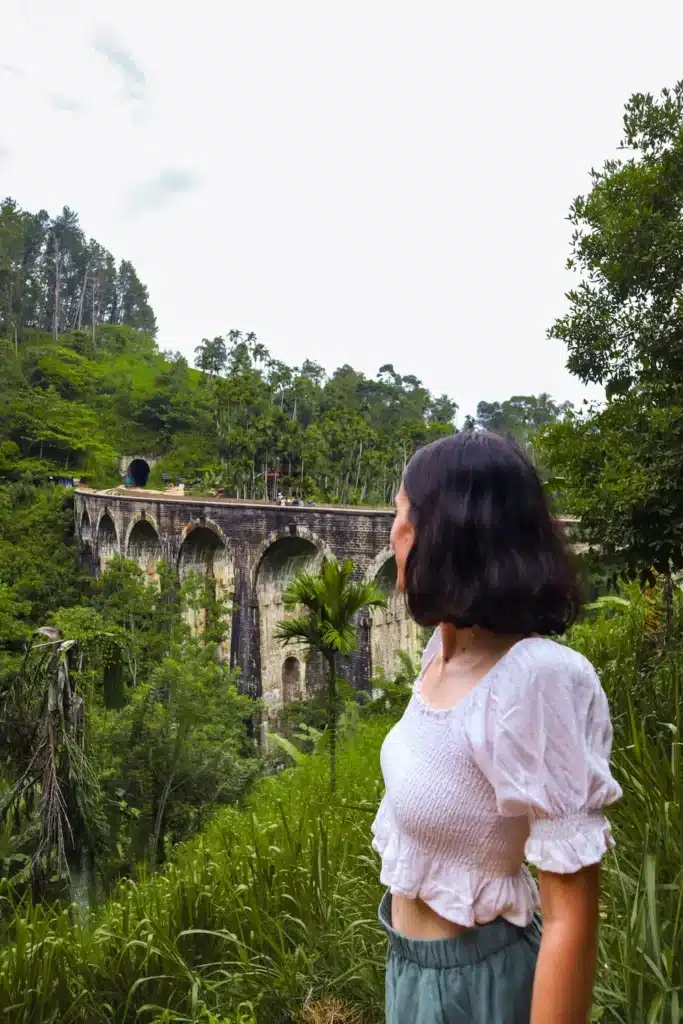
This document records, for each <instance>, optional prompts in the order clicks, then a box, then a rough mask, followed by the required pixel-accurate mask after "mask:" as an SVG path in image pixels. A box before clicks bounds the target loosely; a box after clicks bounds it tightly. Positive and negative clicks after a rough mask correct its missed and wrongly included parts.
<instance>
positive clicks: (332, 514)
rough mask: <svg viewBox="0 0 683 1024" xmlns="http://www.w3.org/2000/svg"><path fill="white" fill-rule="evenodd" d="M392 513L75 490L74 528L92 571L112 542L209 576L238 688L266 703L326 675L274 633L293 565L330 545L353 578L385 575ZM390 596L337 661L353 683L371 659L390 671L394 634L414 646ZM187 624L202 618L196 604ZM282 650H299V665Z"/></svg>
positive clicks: (307, 688) (150, 569) (150, 566)
mask: <svg viewBox="0 0 683 1024" xmlns="http://www.w3.org/2000/svg"><path fill="white" fill-rule="evenodd" d="M391 521H392V513H391V512H389V511H382V510H373V509H361V508H358V509H343V508H335V507H320V506H317V507H314V508H304V507H302V508H296V507H294V508H287V507H281V506H277V505H267V504H258V503H253V504H249V503H238V502H228V501H195V500H192V499H175V498H165V497H161V496H155V495H153V494H150V495H149V497H147V496H144V495H142V494H141V493H140V492H137V493H135V494H125V493H121V492H118V491H114V492H110V493H106V492H100V493H94V492H91V491H87V490H83V489H79V490H78V491H77V493H76V528H77V531H78V536H79V538H80V540H81V543H82V545H83V549H84V555H85V556H86V557H90V558H91V560H92V564H93V565H94V567H95V571H101V570H102V569H103V568H104V566H105V565H106V563H107V561H108V560H109V558H111V556H112V555H113V554H114V553H116V552H118V553H120V554H122V555H125V556H126V557H128V558H133V559H135V560H136V561H137V562H138V564H139V565H141V566H142V568H143V569H144V570H145V572H146V573H147V575H148V578H150V579H151V580H153V579H154V578H155V574H156V564H157V562H158V560H159V557H161V558H163V559H165V560H166V561H167V562H168V563H169V564H170V565H172V566H175V567H176V569H177V571H178V572H179V574H180V576H181V578H187V577H188V576H189V574H190V573H191V572H197V573H199V574H201V575H208V576H209V577H210V578H212V579H213V580H215V587H216V593H217V595H218V596H220V597H223V598H227V599H229V600H230V601H232V602H233V607H234V611H233V615H232V623H231V629H230V635H229V638H228V640H227V641H226V643H225V645H224V650H223V656H224V657H225V658H226V659H228V658H229V660H230V664H232V665H233V666H235V667H237V668H239V670H240V672H241V676H242V680H243V684H242V685H243V688H244V689H245V691H246V692H248V693H250V694H252V695H253V696H261V695H263V696H264V698H265V699H266V702H267V704H268V706H270V707H272V708H273V709H274V708H275V707H277V706H278V705H279V704H280V703H281V702H282V700H283V699H292V697H293V695H294V694H295V693H299V694H301V695H302V696H304V695H307V694H311V693H312V692H314V691H315V690H316V689H317V688H318V687H320V686H322V685H323V683H324V666H323V665H322V663H321V660H320V659H319V658H318V659H315V658H314V659H308V660H306V658H305V655H304V652H303V651H302V650H301V649H297V648H295V647H294V646H292V647H291V648H284V649H283V648H282V647H281V646H280V644H279V643H277V641H276V640H275V637H274V632H275V627H276V625H277V622H278V621H279V620H280V619H281V618H283V617H284V615H285V612H284V608H283V606H282V590H283V589H284V587H285V586H286V584H287V583H288V582H289V580H290V579H291V578H292V576H293V575H294V574H295V573H296V572H297V571H298V570H299V569H300V568H303V567H307V568H315V567H316V566H317V565H318V564H319V562H320V561H321V560H322V558H323V557H324V556H325V555H330V554H334V555H336V556H337V557H338V558H340V559H345V558H350V559H351V560H352V561H353V563H354V567H355V573H356V578H358V579H369V578H372V579H374V578H376V577H377V575H378V574H382V571H383V570H384V575H383V576H382V579H384V577H385V576H387V573H390V570H389V569H386V568H384V567H385V566H386V563H387V560H388V558H389V556H390V552H389V549H388V541H389V532H390V529H391ZM88 552H90V553H91V554H90V555H89V554H88ZM394 571H395V570H394ZM389 590H391V587H389ZM390 604H391V610H390V612H389V614H388V615H387V616H385V617H384V618H378V616H381V615H382V613H377V614H376V615H375V617H374V618H375V623H374V625H373V619H372V618H371V617H370V616H369V615H362V616H361V617H360V622H359V630H358V633H359V643H358V649H357V651H356V652H355V653H354V654H353V656H352V657H351V659H350V661H349V664H347V665H345V666H342V671H343V672H344V674H346V675H347V677H348V678H349V679H350V681H351V682H352V683H353V684H354V685H355V686H357V687H367V686H368V684H369V681H370V678H371V675H372V673H373V671H376V667H373V666H380V665H381V666H382V667H383V668H384V670H385V672H387V673H388V674H390V673H391V671H392V666H393V664H394V659H393V655H392V645H393V644H394V643H395V642H398V643H399V646H401V647H402V648H403V649H407V645H408V648H409V647H410V645H411V644H412V645H413V647H412V649H409V650H408V653H411V654H413V655H414V654H415V653H416V650H417V634H416V631H415V630H413V629H412V628H411V627H410V626H409V625H408V624H407V622H408V620H407V615H406V612H405V609H404V608H403V603H402V600H401V599H400V597H399V596H398V595H396V594H395V592H394V593H392V594H390ZM192 625H193V628H196V629H200V628H201V625H202V614H201V611H200V612H198V613H197V614H196V615H195V616H194V619H193V622H192ZM373 631H374V636H375V640H373V639H372V637H373ZM288 659H296V660H297V661H298V663H299V664H298V666H297V665H296V664H295V663H294V662H293V661H292V660H289V661H288Z"/></svg>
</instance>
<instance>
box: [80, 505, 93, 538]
mask: <svg viewBox="0 0 683 1024" xmlns="http://www.w3.org/2000/svg"><path fill="white" fill-rule="evenodd" d="M80 537H81V543H82V544H92V524H91V522H90V516H89V515H88V509H87V508H86V506H85V505H84V506H83V511H82V512H81V521H80Z"/></svg>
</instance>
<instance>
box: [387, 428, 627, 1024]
mask: <svg viewBox="0 0 683 1024" xmlns="http://www.w3.org/2000/svg"><path fill="white" fill-rule="evenodd" d="M391 544H392V547H393V550H394V553H395V556H396V564H397V568H398V585H399V587H400V588H401V589H402V590H403V591H404V592H405V594H406V598H407V603H408V608H409V610H410V613H411V615H412V617H413V618H414V619H415V621H416V622H418V623H419V624H420V625H422V626H436V627H438V628H436V630H435V632H434V634H433V636H432V638H431V640H430V642H429V643H428V645H427V649H426V651H425V653H424V656H423V662H422V671H421V673H420V676H419V677H418V679H417V681H416V683H415V687H414V691H413V695H412V698H411V701H410V703H409V705H408V707H407V709H406V712H405V714H404V716H403V718H402V719H401V720H400V722H398V724H397V725H396V726H394V728H393V729H392V730H391V732H390V733H389V734H388V736H387V738H386V740H385V742H384V744H383V747H382V754H381V762H382V771H383V774H384V781H385V786H386V792H385V796H384V799H383V801H382V804H381V806H380V809H379V812H378V815H377V818H376V819H375V822H374V824H373V833H374V841H373V845H374V847H375V849H376V850H377V851H378V852H379V853H380V854H381V857H382V874H381V879H382V883H383V884H384V885H386V887H387V893H386V895H385V897H384V899H383V901H382V904H381V907H380V920H381V921H382V924H383V925H384V927H385V929H386V931H387V933H388V936H389V958H388V962H387V976H386V1005H387V1010H386V1013H387V1017H386V1019H387V1024H529V1022H531V1024H585V1022H586V1021H587V1019H588V1014H589V1010H590V1003H591V993H592V987H593V975H594V969H595V959H596V932H597V919H598V892H599V863H600V859H601V857H602V855H603V854H604V853H605V851H606V850H607V849H609V848H610V847H611V846H612V845H613V840H612V838H611V835H610V829H609V825H608V823H607V821H606V820H605V817H604V815H603V808H604V807H605V806H606V805H608V804H611V803H612V802H613V801H615V800H617V799H618V798H619V796H620V795H621V792H620V789H619V786H618V785H617V784H616V782H615V781H614V780H613V779H612V776H611V774H610V770H609V757H610V749H611V742H612V729H611V724H610V717H609V709H608V706H607V700H606V698H605V694H604V692H603V690H602V688H601V686H600V683H599V681H598V678H597V676H596V674H595V671H594V669H593V668H592V666H591V665H590V663H589V662H588V661H587V660H586V659H585V658H583V657H582V656H581V655H579V654H577V653H576V652H574V651H572V650H570V649H569V648H567V647H565V646H563V645H561V644H559V643H556V642H555V641H552V640H549V639H544V637H548V636H550V635H559V634H562V633H563V632H564V631H565V630H566V628H567V626H568V625H569V624H570V623H571V622H572V621H573V619H574V618H575V616H576V614H577V612H578V610H579V606H580V590H579V585H578V582H577V579H576V576H575V574H574V572H573V569H572V564H571V559H570V556H569V553H568V550H567V546H566V543H565V540H564V537H563V534H562V531H561V529H560V527H559V526H558V525H557V524H556V523H555V522H554V521H553V519H552V517H551V515H550V512H549V509H548V505H547V503H546V499H545V495H544V492H543V488H542V486H541V483H540V481H539V479H538V476H537V474H536V472H535V470H534V468H533V466H532V465H531V463H530V462H529V460H528V459H527V458H526V457H525V456H524V455H523V454H522V453H521V452H520V451H519V450H518V449H517V448H516V447H515V446H514V445H513V444H512V443H511V442H508V441H506V440H504V439H503V438H501V437H498V436H497V435H495V434H490V433H486V432H482V433H473V432H465V433H461V434H457V435H454V436H451V437H447V438H443V439H442V440H440V441H437V442H435V443H434V444H431V445H428V446H427V447H425V448H422V449H421V450H420V451H418V452H417V454H416V455H415V456H414V458H413V459H412V460H411V462H410V463H409V465H408V467H407V469H406V471H405V475H404V479H403V484H402V486H401V490H400V492H399V494H398V496H397V500H396V519H395V522H394V525H393V528H392V534H391ZM525 858H526V860H527V861H528V862H529V863H531V864H532V865H534V866H535V867H536V868H537V869H538V877H539V889H540V906H541V909H542V913H543V932H542V937H541V926H540V918H539V916H538V914H537V913H536V908H537V906H538V904H539V899H538V896H539V891H538V890H537V888H536V884H535V882H534V881H533V879H532V877H531V875H530V874H529V872H528V870H527V868H526V867H525V866H523V860H524V859H525Z"/></svg>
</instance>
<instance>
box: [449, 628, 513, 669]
mask: <svg viewBox="0 0 683 1024" xmlns="http://www.w3.org/2000/svg"><path fill="white" fill-rule="evenodd" d="M439 628H440V630H441V651H442V657H443V660H444V661H445V662H446V661H450V660H451V659H452V658H454V657H457V656H458V655H461V654H465V653H469V652H471V653H473V654H474V653H475V652H480V653H482V654H483V653H485V652H492V653H493V652H496V651H499V650H506V649H507V648H508V647H511V646H512V644H514V643H515V641H516V640H519V639H521V637H518V636H508V635H507V634H502V633H492V632H491V631H490V630H488V629H480V628H479V626H467V627H464V628H460V629H459V628H458V627H457V626H454V625H452V624H451V623H450V622H442V623H441V625H440V626H439Z"/></svg>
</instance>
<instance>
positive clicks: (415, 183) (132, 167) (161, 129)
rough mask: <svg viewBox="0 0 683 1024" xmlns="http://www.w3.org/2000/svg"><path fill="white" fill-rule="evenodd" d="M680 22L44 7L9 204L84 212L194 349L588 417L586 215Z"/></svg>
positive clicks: (22, 81)
mask: <svg viewBox="0 0 683 1024" xmlns="http://www.w3.org/2000/svg"><path fill="white" fill-rule="evenodd" d="M560 8H562V9H560ZM682 31H683V7H682V6H681V5H680V4H679V3H675V2H674V0H669V2H666V3H664V2H660V0H650V2H649V3H648V4H647V5H645V4H643V3H642V2H636V0H620V2H618V3H617V2H614V0H593V2H592V3H589V2H588V0H573V2H572V3H571V4H563V5H559V4H551V3H548V2H547V0H545V2H540V0H534V2H526V3H525V2H524V0H522V2H519V3H516V4H510V3H509V2H503V0H496V2H481V0H480V2H479V3H477V4H476V5H475V4H472V3H467V4H461V3H457V2H454V0H450V2H448V0H421V2H420V3H417V2H415V0H413V2H410V3H408V2H407V0H399V2H393V3H390V2H389V0H362V2H361V0H343V2H342V0H338V2H336V3H332V2H329V0H328V2H322V0H287V2H285V0H279V2H276V0H248V2H244V0H243V2H241V3H237V2H234V0H224V2H222V3H220V4H219V3H216V0H193V2H191V3H187V4H182V5H175V4H169V3H162V2H161V0H137V2H135V3H133V2H131V0H117V2H116V3H114V4H112V3H107V4H104V3H101V2H99V0H95V2H92V0H90V2H88V3H87V4H86V3H76V2H75V0H60V2H59V3H58V4H55V3H51V2H50V3H48V2H47V0H32V2H31V3H30V4H28V3H25V4H16V5H14V8H13V10H12V14H11V16H10V17H6V18H4V19H3V24H2V32H1V34H0V110H2V116H1V117H0V196H2V195H8V194H9V195H12V196H13V197H14V198H15V199H16V200H17V201H18V202H19V203H20V204H21V205H22V206H23V207H25V208H26V209H29V210H37V209H39V208H46V209H48V210H49V211H50V212H51V213H56V212H58V211H59V210H60V209H61V207H62V206H63V205H64V204H67V205H69V206H71V207H73V208H74V209H75V210H76V211H77V212H78V213H79V215H80V218H81V224H82V225H83V228H84V230H85V231H86V233H87V234H88V235H89V236H92V237H94V238H96V239H97V240H98V241H99V242H101V243H102V244H103V245H105V246H107V248H109V249H110V250H111V251H112V252H113V253H114V255H115V256H116V257H117V258H119V259H120V258H122V257H123V258H127V259H130V260H131V261H132V262H133V263H134V265H135V267H136V269H137V270H138V273H139V274H140V276H141V278H142V279H143V281H145V283H146V284H147V286H148V287H149V291H150V298H151V302H152V305H153V307H154V309H155V312H156V314H157V319H158V323H159V342H160V344H161V345H162V346H163V347H168V348H173V349H180V350H181V351H183V352H184V353H185V354H186V355H188V356H191V354H192V352H193V349H194V347H195V346H196V345H197V344H198V343H199V341H200V340H201V338H202V337H203V336H210V337H212V336H213V335H215V334H223V333H226V332H227V331H228V330H229V329H230V328H231V327H238V328H241V329H242V330H244V331H249V330H252V331H255V332H256V334H257V335H258V337H259V339H260V340H261V341H263V342H264V343H265V344H266V345H267V346H268V348H269V349H270V350H271V353H272V354H273V355H274V356H276V357H278V358H280V359H283V360H286V361H288V362H290V363H300V362H301V361H302V360H303V359H304V358H306V357H309V358H313V359H316V360H317V361H318V362H320V363H322V364H323V365H324V366H325V367H326V369H327V370H328V371H331V370H333V369H334V368H335V367H336V366H339V365H341V364H342V363H351V364H352V365H353V366H355V367H357V368H359V369H362V370H364V371H365V372H367V373H370V374H374V373H376V371H377V369H378V368H379V367H380V366H381V365H382V364H383V363H387V362H391V363H393V364H394V366H395V367H396V369H397V370H398V371H399V372H401V373H403V374H409V373H413V374H415V375H416V376H418V377H420V378H421V379H422V380H423V381H424V383H425V384H426V385H427V386H428V387H429V388H430V389H431V390H432V391H434V392H436V393H441V392H443V391H446V392H447V393H449V394H450V395H452V396H453V397H454V398H455V399H456V400H457V402H458V403H459V405H460V409H461V416H462V414H464V413H465V412H468V411H474V409H475V407H476V404H477V402H478V401H479V400H480V399H486V400H487V401H493V400H495V399H500V400H502V399H505V398H507V397H509V396H510V395H512V394H519V393H527V394H528V393H535V392H539V391H549V392H550V393H551V394H552V395H553V396H554V397H556V398H557V399H565V398H570V399H572V400H574V401H577V400H580V399H581V397H582V396H583V394H584V391H583V389H582V388H581V385H580V384H579V383H578V382H577V381H576V380H574V379H573V378H572V377H571V376H570V375H569V374H568V373H567V372H566V370H565V369H564V363H565V353H564V351H563V348H562V346H561V345H560V344H559V343H557V342H550V341H547V340H546V338H545V330H546V328H547V327H548V326H549V325H550V324H551V323H552V321H553V320H554V318H555V317H556V316H558V315H560V314H561V313H562V312H563V310H564V308H565V300H564V298H563V296H564V292H565V291H566V290H567V288H568V287H569V286H570V283H571V277H570V275H569V274H568V272H567V271H566V270H565V261H566V258H567V256H568V251H569V250H568V242H569V232H570V229H569V225H568V224H567V222H566V220H565V217H566V214H567V211H568V208H569V204H570V201H571V200H572V199H573V198H574V196H575V195H577V194H578V193H580V192H582V191H585V190H586V188H587V185H588V178H587V172H588V170H589V168H590V167H591V166H599V165H601V164H602V162H603V160H604V158H605V157H606V156H609V155H612V154H613V152H614V149H615V147H616V145H617V144H618V142H619V140H620V137H621V116H622V108H623V104H624V102H625V101H626V99H627V98H628V96H629V95H630V94H631V93H632V92H635V91H655V92H658V91H659V89H660V88H661V87H662V86H664V85H673V83H674V82H675V81H676V80H677V79H678V78H681V77H683V51H682V50H681V36H682Z"/></svg>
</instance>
